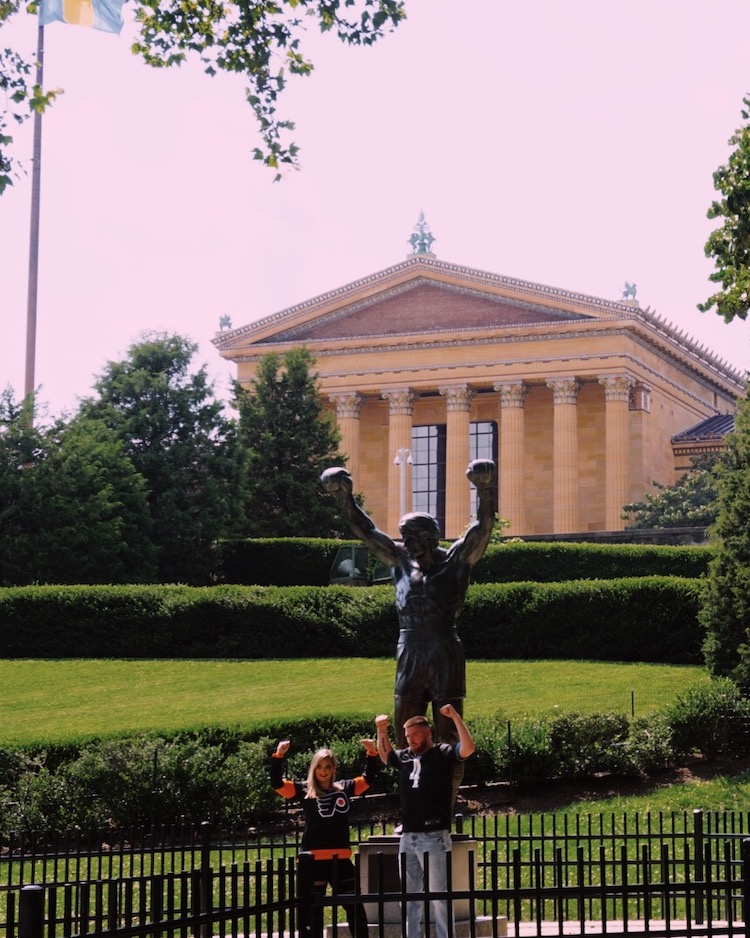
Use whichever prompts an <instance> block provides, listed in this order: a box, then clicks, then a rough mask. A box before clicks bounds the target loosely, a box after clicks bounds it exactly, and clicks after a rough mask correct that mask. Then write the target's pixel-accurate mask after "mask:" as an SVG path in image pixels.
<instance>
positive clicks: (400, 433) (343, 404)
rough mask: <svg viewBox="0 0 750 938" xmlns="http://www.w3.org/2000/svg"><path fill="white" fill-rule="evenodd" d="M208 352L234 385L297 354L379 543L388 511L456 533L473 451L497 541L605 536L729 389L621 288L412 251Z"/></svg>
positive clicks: (462, 521)
mask: <svg viewBox="0 0 750 938" xmlns="http://www.w3.org/2000/svg"><path fill="white" fill-rule="evenodd" d="M428 247H429V245H428ZM633 292H634V291H633ZM214 344H215V345H216V347H217V349H218V351H219V353H220V354H221V356H222V357H223V358H225V359H227V360H229V361H231V362H234V363H236V366H237V378H238V380H239V381H240V382H241V383H242V384H244V385H248V384H249V382H250V381H251V380H252V378H253V376H254V374H255V369H256V367H257V365H258V362H259V360H260V359H261V358H262V356H264V355H266V354H268V353H269V352H275V353H277V354H280V355H283V354H284V353H285V352H286V351H288V350H289V349H290V348H293V347H297V346H301V345H304V346H306V347H307V348H308V349H309V350H310V351H311V353H312V354H313V355H314V356H315V360H316V371H317V374H318V379H319V387H320V393H321V394H322V395H323V399H324V401H325V403H326V406H327V407H330V408H332V409H333V410H334V411H335V415H336V420H337V422H338V426H339V429H340V432H341V451H342V453H345V454H346V456H347V460H348V462H347V466H348V468H349V469H350V471H351V473H352V475H353V477H354V482H355V491H358V492H362V493H363V494H364V496H365V499H366V502H365V507H366V510H367V512H368V513H369V514H370V515H371V516H372V517H373V518H374V519H375V521H376V523H377V524H378V526H379V527H380V528H382V529H383V530H385V531H386V532H387V533H388V534H390V535H391V536H398V520H399V518H400V517H401V515H402V514H403V513H404V512H406V511H428V512H430V513H431V514H433V515H434V516H435V517H437V518H438V520H439V522H440V525H441V529H442V531H443V535H444V537H446V538H455V537H458V536H460V535H461V533H462V532H463V531H464V530H465V528H466V525H467V524H468V523H469V521H470V520H471V518H472V515H473V511H474V501H473V491H472V489H471V486H470V485H469V483H468V481H467V480H466V476H465V472H466V467H467V465H468V463H469V461H470V460H471V459H474V458H479V457H491V458H493V459H495V460H496V462H497V466H498V478H497V485H498V490H497V506H498V514H499V516H500V517H501V518H503V519H506V520H507V521H508V522H509V527H508V528H507V532H506V533H508V534H513V535H519V536H524V535H526V536H531V535H543V534H566V533H575V532H597V531H620V530H622V529H623V527H624V525H625V522H624V521H623V520H622V517H621V516H622V509H623V505H625V504H627V503H629V502H633V501H641V500H642V499H643V496H644V494H645V493H646V492H653V491H654V488H653V482H654V481H657V482H660V483H662V484H672V483H673V482H675V481H676V480H677V478H678V477H679V476H680V475H681V474H682V472H683V471H684V469H685V453H686V446H685V441H686V440H687V441H690V440H692V441H695V440H696V439H698V440H700V437H701V434H700V429H699V428H700V427H701V426H703V425H704V424H705V422H707V421H708V422H709V423H710V422H711V421H713V422H714V423H716V422H717V421H716V418H722V420H723V422H722V420H719V421H718V423H719V424H720V425H722V426H726V425H727V419H726V418H730V422H731V415H733V414H734V412H735V403H736V400H737V398H738V397H740V396H741V395H743V394H744V390H745V382H744V376H743V375H742V374H741V373H740V372H739V371H737V370H736V369H734V368H732V367H730V366H729V365H727V364H726V363H725V362H724V361H722V360H721V359H719V358H718V357H717V356H716V355H715V354H713V353H712V352H711V351H710V350H709V349H706V348H704V347H703V346H701V345H699V344H698V343H697V342H696V341H694V340H693V339H691V338H690V337H689V336H687V335H685V334H684V333H683V332H682V331H680V330H679V329H677V328H675V327H674V326H673V325H671V324H670V323H668V322H666V321H665V320H664V319H663V318H662V317H660V316H658V315H657V314H656V313H654V312H652V311H650V310H649V309H641V308H640V304H639V302H638V300H637V299H635V297H634V296H629V297H628V298H627V299H621V300H615V301H612V300H605V299H599V298H597V297H592V296H586V295H584V294H580V293H574V292H570V291H568V290H564V289H556V288H552V287H548V286H543V285H540V284H537V283H527V282H525V281H523V280H515V279H512V278H510V277H505V276H500V275H498V274H493V273H487V272H485V271H482V270H474V269H472V268H470V267H464V266H460V265H457V264H451V263H447V262H445V261H443V260H440V259H438V258H437V257H436V256H435V255H434V254H432V252H431V251H430V250H425V245H424V244H423V243H422V244H419V243H418V244H417V245H416V246H415V251H414V253H413V254H411V255H410V256H408V257H407V258H406V259H405V260H404V261H403V262H401V263H398V264H395V265H394V266H392V267H388V268H386V269H385V270H381V271H379V272H377V273H373V274H371V275H370V276H367V277H364V278H362V279H360V280H357V281H355V282H354V283H350V284H347V285H346V286H342V287H339V288H338V289H335V290H331V291H329V292H327V293H325V294H323V295H321V296H317V297H314V298H312V299H308V300H305V301H303V302H301V303H299V304H298V305H296V306H293V307H291V308H289V309H285V310H282V311H281V312H277V313H275V314H274V315H271V316H267V317H266V318H264V319H261V320H259V321H257V322H253V323H250V324H248V325H245V326H241V327H239V328H235V329H231V328H230V329H227V330H225V331H222V332H220V333H218V334H217V336H216V338H215V339H214ZM695 428H698V432H697V433H696V432H692V431H693V430H694V429H695ZM680 440H681V441H682V446H680V445H679V441H680ZM699 449H700V447H698V448H697V449H696V451H699Z"/></svg>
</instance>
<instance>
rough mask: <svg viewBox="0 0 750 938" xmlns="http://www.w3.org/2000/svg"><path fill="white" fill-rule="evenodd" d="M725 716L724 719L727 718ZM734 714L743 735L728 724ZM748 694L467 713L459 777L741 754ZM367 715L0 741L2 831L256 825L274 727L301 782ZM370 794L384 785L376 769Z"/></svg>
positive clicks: (540, 779)
mask: <svg viewBox="0 0 750 938" xmlns="http://www.w3.org/2000/svg"><path fill="white" fill-rule="evenodd" d="M727 716H730V717H732V718H734V721H735V722H734V724H732V723H731V722H729V723H727V722H726V717H727ZM738 720H741V721H743V722H742V725H744V726H745V728H746V729H745V732H744V733H737V732H735V731H734V730H733V729H732V726H733V725H734V727H735V728H736V726H737V725H738V722H737V721H738ZM748 726H750V703H748V701H747V700H745V699H744V698H742V697H741V695H740V693H739V690H738V688H737V687H736V685H734V684H732V682H731V681H728V680H726V679H722V680H720V681H716V682H714V683H712V684H711V685H710V686H709V687H708V688H706V687H705V686H703V685H698V686H696V688H694V689H692V690H690V691H688V692H687V693H685V694H684V695H682V697H681V698H679V699H678V700H677V701H676V702H675V704H674V705H673V706H672V707H671V708H669V709H668V710H667V711H665V712H664V713H652V714H648V715H647V716H645V717H641V718H639V719H637V720H633V721H628V719H627V717H626V715H625V714H618V713H593V714H580V713H569V714H548V715H535V716H530V717H526V718H522V719H518V720H514V721H513V722H512V723H511V724H510V725H509V723H508V721H507V720H506V719H505V718H504V717H503V715H502V714H501V713H497V714H495V715H494V716H493V717H491V718H478V719H476V720H470V721H469V728H470V729H471V731H472V734H473V736H474V740H475V743H476V746H477V751H476V755H474V756H473V757H472V758H471V759H469V760H468V762H467V763H466V772H465V776H464V784H467V785H481V784H486V783H496V782H501V781H506V782H507V781H512V782H514V783H516V784H519V785H534V784H542V783H545V782H549V781H550V780H552V779H555V778H581V777H587V776H590V775H592V774H594V773H601V772H610V773H615V774H619V775H642V774H644V773H645V774H648V773H650V772H655V771H658V770H661V769H664V768H667V767H669V766H671V765H674V764H676V761H677V759H679V758H683V757H684V756H686V755H688V756H694V755H696V754H700V755H703V756H704V757H706V758H708V759H710V758H714V757H716V756H718V755H722V756H742V755H746V754H747V753H748V752H750V733H749V732H747V727H748ZM372 735H373V724H372V721H371V720H369V719H361V718H359V719H354V718H346V717H341V718H338V717H335V716H327V717H315V716H310V717H309V718H307V719H305V720H300V721H295V722H293V723H289V722H287V721H281V720H279V721H274V722H272V723H268V724H265V725H263V726H258V727H255V728H253V729H252V730H244V729H243V728H241V727H233V728H226V727H224V728H222V727H214V728H210V727H209V728H205V729H201V730H198V731H195V732H180V733H175V734H172V735H161V736H153V735H149V734H141V735H138V736H134V737H122V738H117V737H115V738H110V739H100V740H89V741H86V742H81V743H80V744H79V745H78V747H77V748H74V747H72V746H71V747H68V751H67V753H66V755H65V756H63V752H62V749H59V750H55V751H54V752H53V753H52V755H51V757H48V753H47V751H46V750H45V749H42V748H39V747H36V748H35V749H29V750H8V749H0V766H2V768H3V772H2V777H1V778H0V832H2V833H3V834H7V833H8V832H10V831H12V830H21V829H23V830H27V831H35V832H48V833H62V832H64V831H67V830H70V829H71V827H72V826H74V825H76V824H77V825H79V826H80V827H81V828H83V829H86V828H89V827H109V828H111V829H117V828H128V827H133V826H142V825H148V824H150V823H151V822H152V821H154V822H156V823H157V824H178V823H180V821H181V820H182V819H183V818H188V819H189V820H190V821H193V822H197V821H200V820H210V821H213V822H215V823H216V824H217V825H222V826H224V827H231V828H233V829H238V830H239V829H246V828H248V827H251V826H255V825H258V824H262V823H263V822H265V821H267V820H268V819H269V818H270V817H271V816H272V815H273V814H274V813H276V812H277V811H278V810H280V809H281V808H282V807H283V802H282V801H281V799H280V798H279V797H278V796H277V795H276V794H275V793H274V792H273V791H272V790H271V787H270V784H269V778H268V759H269V757H270V754H271V752H272V751H273V750H274V749H275V747H276V744H277V742H278V740H279V739H280V738H282V736H283V737H284V738H288V739H290V740H291V742H292V748H291V750H290V755H289V758H288V760H287V765H286V767H285V772H286V774H287V775H289V776H290V777H293V778H297V779H304V778H305V777H306V775H307V768H308V765H309V762H310V758H311V757H312V754H313V753H314V752H315V750H317V749H319V748H322V747H324V746H325V747H328V748H331V749H332V750H333V751H334V753H335V754H336V756H337V759H338V760H339V774H340V776H341V777H352V776H354V775H357V774H358V773H359V771H360V769H361V767H362V764H363V759H364V750H363V748H362V745H361V743H360V739H361V738H362V737H365V736H367V737H371V736H372ZM373 787H374V791H376V792H377V791H381V792H394V791H395V779H394V776H393V773H392V772H390V771H388V770H386V769H383V770H382V771H381V772H380V774H379V777H377V778H376V779H375V784H374V786H373Z"/></svg>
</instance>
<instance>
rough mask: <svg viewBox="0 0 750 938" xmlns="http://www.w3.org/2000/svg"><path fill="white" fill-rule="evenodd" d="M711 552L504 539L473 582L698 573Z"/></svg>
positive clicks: (474, 572)
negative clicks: (504, 541)
mask: <svg viewBox="0 0 750 938" xmlns="http://www.w3.org/2000/svg"><path fill="white" fill-rule="evenodd" d="M712 556H713V552H712V551H711V549H710V548H709V547H694V546H685V547H676V546H671V545H649V544H587V543H563V542H558V541H556V542H554V543H547V542H540V541H533V542H524V541H515V540H513V541H507V542H506V543H504V544H490V546H489V547H488V548H487V550H486V551H485V554H484V556H483V557H482V559H481V560H480V561H479V563H477V564H476V566H475V567H474V568H473V570H472V581H473V582H474V583H514V582H518V581H523V580H529V581H531V582H535V583H551V582H556V581H563V580H613V579H620V578H622V577H642V576H675V577H687V578H693V577H701V576H703V575H704V574H705V572H706V570H707V569H708V564H709V562H710V560H711V557H712Z"/></svg>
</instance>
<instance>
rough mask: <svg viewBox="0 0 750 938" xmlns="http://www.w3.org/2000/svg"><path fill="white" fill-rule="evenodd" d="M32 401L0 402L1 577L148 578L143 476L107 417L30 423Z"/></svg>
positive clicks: (151, 559) (9, 580) (152, 566)
mask: <svg viewBox="0 0 750 938" xmlns="http://www.w3.org/2000/svg"><path fill="white" fill-rule="evenodd" d="M30 406H31V400H30V399H28V400H27V401H26V402H24V404H22V405H16V404H15V403H14V401H13V399H12V396H11V394H10V392H9V391H6V392H5V393H4V395H3V396H2V400H1V401H0V414H1V415H2V416H0V426H1V427H2V433H1V434H0V582H2V583H3V584H4V585H11V584H13V585H22V584H27V583H35V582H40V583H124V582H133V581H142V580H153V579H154V577H155V574H156V563H155V551H154V548H153V545H152V543H151V540H150V537H149V528H150V517H149V510H148V502H147V498H146V488H145V484H144V481H143V479H142V478H141V476H140V475H139V474H138V473H137V472H136V470H135V468H134V467H133V464H132V463H131V462H130V460H129V459H128V457H127V456H126V455H125V452H124V448H123V446H122V443H121V442H120V441H119V440H118V439H117V438H116V437H115V435H114V433H113V432H112V431H111V430H108V429H107V427H105V426H104V425H103V424H96V423H94V422H92V421H89V422H82V421H75V420H74V421H72V422H71V423H69V424H65V423H64V422H62V421H57V422H56V423H55V424H54V425H53V426H51V427H44V428H37V427H35V426H32V425H31V421H30V420H29V410H28V408H29V407H30Z"/></svg>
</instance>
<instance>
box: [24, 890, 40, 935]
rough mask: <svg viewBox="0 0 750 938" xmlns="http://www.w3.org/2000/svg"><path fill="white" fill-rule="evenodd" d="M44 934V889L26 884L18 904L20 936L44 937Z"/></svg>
mask: <svg viewBox="0 0 750 938" xmlns="http://www.w3.org/2000/svg"><path fill="white" fill-rule="evenodd" d="M43 934H44V889H43V888H42V887H41V886H24V887H23V888H22V889H21V896H20V901H19V904H18V938H42V936H43Z"/></svg>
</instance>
